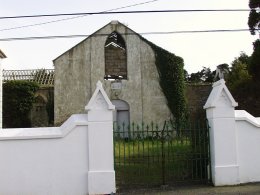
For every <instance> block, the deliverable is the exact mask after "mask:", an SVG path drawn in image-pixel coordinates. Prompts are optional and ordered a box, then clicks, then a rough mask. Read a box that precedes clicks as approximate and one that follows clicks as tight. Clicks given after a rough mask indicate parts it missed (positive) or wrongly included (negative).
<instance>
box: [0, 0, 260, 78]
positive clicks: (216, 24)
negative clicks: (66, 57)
mask: <svg viewBox="0 0 260 195" xmlns="http://www.w3.org/2000/svg"><path fill="white" fill-rule="evenodd" d="M147 1H149V0H111V1H105V0H103V1H101V0H95V1H93V0H92V1H91V0H73V1H72V0H44V1H35V0H8V1H7V0H0V5H1V6H0V17H4V16H19V15H38V14H56V13H79V12H101V11H107V10H110V9H115V8H120V7H124V6H129V5H134V4H140V3H143V2H147ZM176 9H177V10H178V9H186V10H187V9H249V8H248V0H154V1H153V2H150V3H146V4H143V5H136V6H133V7H128V8H122V9H118V10H117V11H135V10H176ZM248 14H249V12H247V11H244V12H185V13H149V14H111V15H87V16H84V17H77V18H74V19H70V20H63V21H59V22H53V23H48V24H44V25H34V26H30V27H22V26H26V25H32V24H39V23H46V22H50V21H53V20H61V19H66V18H70V17H71V16H62V17H41V18H21V19H2V20H0V39H4V38H11V37H35V36H56V35H57V36H60V35H79V34H80V35H86V37H87V35H90V34H92V33H94V32H95V31H96V30H98V29H100V28H102V27H103V26H104V25H106V24H107V23H109V22H111V21H112V20H118V21H119V22H121V23H123V24H125V25H127V26H128V27H129V28H131V29H132V30H134V31H135V32H137V33H145V32H170V31H196V30H218V29H246V28H248V26H247V19H248ZM12 28H13V29H12ZM14 28H15V29H14ZM143 37H145V38H146V39H148V40H149V41H151V42H153V43H155V44H156V45H158V46H160V47H162V48H164V49H166V50H168V51H170V52H171V53H174V54H176V55H178V56H180V57H182V58H183V59H184V64H185V65H184V68H185V69H186V70H187V71H188V72H189V73H192V72H197V71H199V70H201V69H202V68H203V67H209V68H210V69H211V70H215V69H216V66H217V65H219V64H222V63H228V64H230V63H231V62H232V61H233V60H234V59H235V58H236V57H238V56H239V55H240V53H241V52H245V53H246V54H248V55H251V54H252V51H253V46H252V43H253V41H254V40H256V39H257V38H258V36H257V35H255V36H252V35H251V34H250V33H249V32H247V31H246V32H218V33H216V32H215V33H180V34H167V35H166V34H150V35H143ZM83 39H84V38H83V37H81V38H66V39H44V40H26V41H0V49H1V50H2V51H3V52H4V53H5V54H6V56H7V57H8V58H6V59H5V60H3V62H2V67H3V69H5V70H22V69H38V68H45V69H52V68H54V67H53V62H52V61H53V60H54V59H55V58H56V57H58V56H59V55H60V54H62V53H64V52H65V51H67V50H68V49H70V48H71V47H73V46H74V45H76V44H77V43H79V42H80V41H82V40H83Z"/></svg>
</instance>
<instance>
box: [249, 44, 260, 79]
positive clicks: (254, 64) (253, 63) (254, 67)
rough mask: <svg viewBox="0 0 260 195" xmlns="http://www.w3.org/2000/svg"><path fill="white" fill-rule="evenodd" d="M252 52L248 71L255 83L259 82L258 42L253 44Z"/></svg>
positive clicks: (259, 60) (259, 55) (259, 58)
mask: <svg viewBox="0 0 260 195" xmlns="http://www.w3.org/2000/svg"><path fill="white" fill-rule="evenodd" d="M253 45H254V51H253V53H252V55H251V60H250V66H249V71H250V74H251V75H252V77H253V80H254V81H255V82H257V83H259V82H260V40H259V39H258V40H256V41H255V42H254V43H253Z"/></svg>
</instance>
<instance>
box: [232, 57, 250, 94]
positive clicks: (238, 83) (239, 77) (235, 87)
mask: <svg viewBox="0 0 260 195" xmlns="http://www.w3.org/2000/svg"><path fill="white" fill-rule="evenodd" d="M249 63H250V57H249V56H248V55H246V54H245V53H243V52H242V53H241V54H240V56H239V57H237V58H235V60H234V61H233V62H232V63H231V69H230V73H229V75H228V78H227V84H228V86H229V88H230V89H231V91H234V92H235V91H239V90H241V89H242V88H244V87H246V86H247V85H248V84H249V83H251V80H252V76H251V75H250V73H249V71H248V67H249ZM242 86H243V87H242ZM243 91H244V89H243Z"/></svg>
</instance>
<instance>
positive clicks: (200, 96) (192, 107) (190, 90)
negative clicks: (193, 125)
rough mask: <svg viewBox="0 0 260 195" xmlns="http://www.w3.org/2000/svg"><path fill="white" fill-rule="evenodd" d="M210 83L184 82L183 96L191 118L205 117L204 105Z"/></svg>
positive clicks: (209, 89) (209, 90)
mask: <svg viewBox="0 0 260 195" xmlns="http://www.w3.org/2000/svg"><path fill="white" fill-rule="evenodd" d="M211 89H212V86H211V84H186V90H185V96H186V100H187V106H188V112H189V116H190V117H191V118H193V119H195V118H201V117H205V114H206V112H205V110H204V109H203V106H204V105H205V103H206V101H207V98H208V96H209V94H210V92H211Z"/></svg>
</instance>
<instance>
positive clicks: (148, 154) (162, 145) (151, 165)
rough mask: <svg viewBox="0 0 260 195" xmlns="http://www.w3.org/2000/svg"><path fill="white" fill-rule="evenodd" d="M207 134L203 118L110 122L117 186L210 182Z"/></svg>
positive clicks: (153, 185) (132, 186)
mask: <svg viewBox="0 0 260 195" xmlns="http://www.w3.org/2000/svg"><path fill="white" fill-rule="evenodd" d="M209 157H210V156H209V135H208V126H207V123H206V122H205V121H196V122H186V123H185V124H182V125H179V127H177V125H176V124H175V123H171V122H165V123H164V125H163V126H162V127H159V126H158V125H156V124H154V123H151V124H149V125H146V124H144V123H143V124H141V125H138V124H135V123H132V124H131V125H129V126H127V127H126V125H124V124H123V125H122V126H118V125H117V124H114V160H115V171H116V183H117V188H119V189H126V188H136V187H158V186H162V185H177V184H191V183H199V184H202V183H209V182H210V179H211V177H210V171H209V167H210V158H209Z"/></svg>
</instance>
